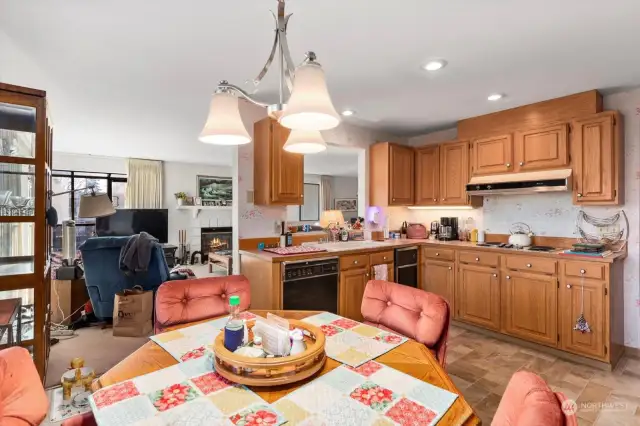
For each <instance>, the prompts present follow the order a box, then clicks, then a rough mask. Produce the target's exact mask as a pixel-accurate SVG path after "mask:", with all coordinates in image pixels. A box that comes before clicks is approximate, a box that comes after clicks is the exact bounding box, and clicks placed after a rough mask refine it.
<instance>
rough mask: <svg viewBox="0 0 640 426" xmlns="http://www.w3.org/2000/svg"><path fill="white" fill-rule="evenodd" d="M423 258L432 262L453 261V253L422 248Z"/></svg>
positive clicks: (439, 249)
mask: <svg viewBox="0 0 640 426" xmlns="http://www.w3.org/2000/svg"><path fill="white" fill-rule="evenodd" d="M422 253H423V255H422V256H423V257H425V258H428V259H434V260H454V259H455V251H453V250H451V249H443V248H433V247H422Z"/></svg>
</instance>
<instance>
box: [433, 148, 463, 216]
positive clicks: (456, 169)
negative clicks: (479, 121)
mask: <svg viewBox="0 0 640 426" xmlns="http://www.w3.org/2000/svg"><path fill="white" fill-rule="evenodd" d="M468 182H469V143H468V142H467V141H464V142H451V143H445V144H442V145H440V204H446V205H467V204H468V203H469V197H468V196H467V191H466V188H465V185H466V184H467V183H468Z"/></svg>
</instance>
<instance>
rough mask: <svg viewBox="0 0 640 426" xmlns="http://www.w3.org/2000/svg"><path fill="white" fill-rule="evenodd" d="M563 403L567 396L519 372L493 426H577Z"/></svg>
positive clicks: (506, 392) (503, 397)
mask: <svg viewBox="0 0 640 426" xmlns="http://www.w3.org/2000/svg"><path fill="white" fill-rule="evenodd" d="M561 400H562V401H564V400H566V398H565V397H564V395H562V394H555V393H554V392H553V391H552V390H551V389H550V388H549V386H548V385H547V383H546V382H545V381H544V380H543V379H542V378H541V377H539V376H538V375H536V374H534V373H531V372H529V371H518V372H517V373H515V374H514V375H513V376H512V377H511V380H509V384H508V385H507V389H506V390H505V392H504V394H503V395H502V399H501V400H500V405H499V406H498V409H497V410H496V413H495V415H494V416H493V421H492V423H491V426H537V425H545V426H577V424H578V423H577V419H576V416H575V413H572V412H571V411H570V410H569V409H566V408H568V407H565V405H567V403H564V404H563V405H562V406H561V402H560V401H561ZM569 404H570V401H569ZM574 407H575V406H574ZM563 408H565V409H564V410H563Z"/></svg>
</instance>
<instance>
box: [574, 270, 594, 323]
mask: <svg viewBox="0 0 640 426" xmlns="http://www.w3.org/2000/svg"><path fill="white" fill-rule="evenodd" d="M580 287H582V288H581V290H580V291H581V295H580V299H581V300H580V316H579V317H578V319H577V320H576V325H574V326H573V329H574V330H576V331H579V332H580V333H583V334H584V333H591V327H589V323H588V322H587V320H586V319H585V317H584V278H582V279H581V280H580Z"/></svg>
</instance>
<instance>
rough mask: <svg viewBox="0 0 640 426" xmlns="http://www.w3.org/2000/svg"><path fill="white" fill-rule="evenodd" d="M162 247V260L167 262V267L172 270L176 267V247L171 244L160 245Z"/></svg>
mask: <svg viewBox="0 0 640 426" xmlns="http://www.w3.org/2000/svg"><path fill="white" fill-rule="evenodd" d="M160 245H161V246H162V251H163V252H164V258H165V260H166V261H167V265H168V266H169V268H173V267H174V266H176V250H178V246H176V245H173V244H160Z"/></svg>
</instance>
